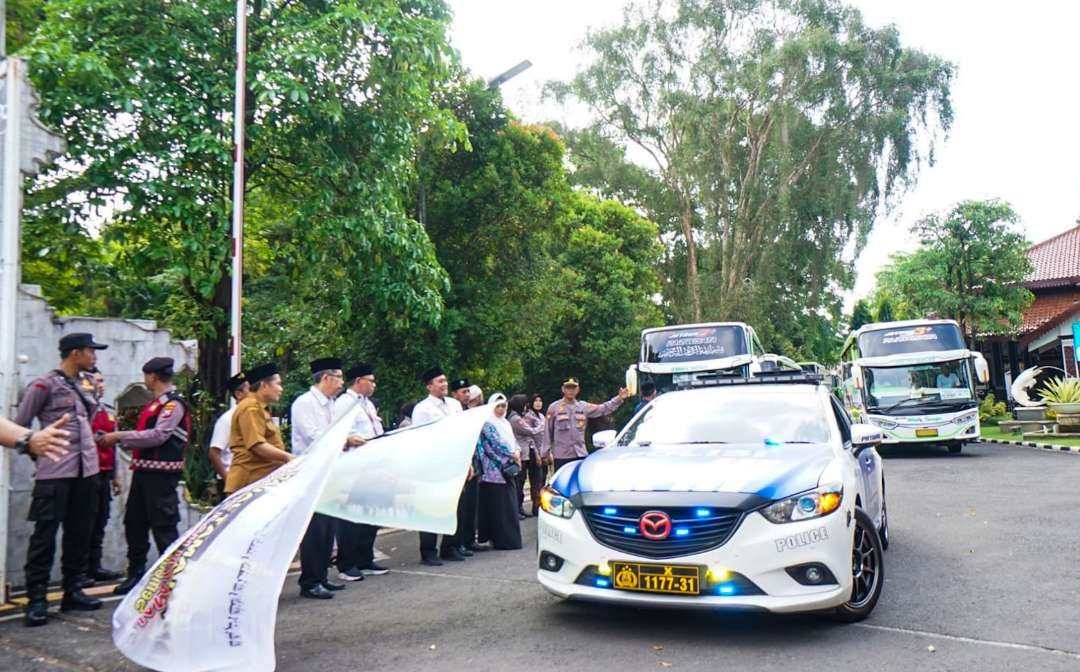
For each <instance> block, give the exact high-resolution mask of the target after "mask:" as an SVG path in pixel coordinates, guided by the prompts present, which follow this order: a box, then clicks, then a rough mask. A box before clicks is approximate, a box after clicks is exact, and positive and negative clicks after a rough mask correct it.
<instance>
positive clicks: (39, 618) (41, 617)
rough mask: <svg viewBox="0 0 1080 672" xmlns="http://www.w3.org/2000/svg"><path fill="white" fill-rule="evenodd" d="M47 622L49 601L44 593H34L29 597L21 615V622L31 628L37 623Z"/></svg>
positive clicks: (43, 623)
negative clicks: (24, 611) (28, 601)
mask: <svg viewBox="0 0 1080 672" xmlns="http://www.w3.org/2000/svg"><path fill="white" fill-rule="evenodd" d="M48 622H49V602H48V600H46V599H45V596H44V595H35V596H32V597H31V598H30V603H29V604H27V605H26V614H25V615H24V616H23V623H25V624H26V627H28V628H33V627H35V626H38V625H45V624H46V623H48Z"/></svg>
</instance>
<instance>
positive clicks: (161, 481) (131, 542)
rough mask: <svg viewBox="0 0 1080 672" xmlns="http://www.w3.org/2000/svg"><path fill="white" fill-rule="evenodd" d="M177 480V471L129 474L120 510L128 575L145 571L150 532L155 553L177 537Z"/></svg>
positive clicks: (178, 509)
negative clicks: (122, 510)
mask: <svg viewBox="0 0 1080 672" xmlns="http://www.w3.org/2000/svg"><path fill="white" fill-rule="evenodd" d="M179 483H180V473H179V472H173V471H138V470H136V471H135V472H134V473H133V474H132V476H131V490H130V491H128V498H127V511H125V512H124V537H125V538H126V539H127V545H128V576H141V575H142V573H143V572H145V571H146V556H147V555H148V554H149V553H150V536H151V535H152V536H153V537H154V545H155V546H157V551H158V555H161V554H163V553H165V549H166V548H168V547H169V545H170V544H172V543H173V542H174V541H176V538H177V537H179V536H180V532H179V531H178V530H177V529H176V525H177V523H179V522H180V500H179V499H178V498H177V496H176V486H177V485H178V484H179Z"/></svg>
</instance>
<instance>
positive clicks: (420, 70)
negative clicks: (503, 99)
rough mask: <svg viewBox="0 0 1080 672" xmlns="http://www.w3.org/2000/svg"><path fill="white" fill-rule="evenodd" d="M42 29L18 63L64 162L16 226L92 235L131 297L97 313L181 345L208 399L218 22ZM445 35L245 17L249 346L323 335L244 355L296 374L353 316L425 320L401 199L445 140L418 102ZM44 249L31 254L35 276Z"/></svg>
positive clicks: (50, 13) (227, 181) (437, 120)
mask: <svg viewBox="0 0 1080 672" xmlns="http://www.w3.org/2000/svg"><path fill="white" fill-rule="evenodd" d="M44 11H45V18H44V20H43V21H42V22H41V23H40V24H38V25H37V27H36V30H35V32H34V34H33V36H32V38H31V39H30V41H29V43H28V44H27V45H26V46H25V47H24V49H23V53H24V55H25V56H26V57H28V58H29V59H30V61H31V62H32V75H33V77H34V80H35V84H36V87H37V89H38V92H39V93H40V95H41V97H42V117H43V119H44V120H45V121H46V122H49V123H51V124H52V125H53V126H54V127H56V128H58V129H60V130H61V131H62V133H63V135H64V136H65V137H66V139H67V143H68V156H67V161H65V162H63V163H61V166H60V167H59V168H58V169H55V170H53V171H51V172H49V173H47V174H45V175H43V176H42V177H41V178H40V179H39V180H38V181H37V183H36V185H35V187H34V189H33V190H32V193H31V194H30V197H29V199H28V205H29V207H30V213H29V214H30V216H29V218H28V219H29V222H28V226H31V227H32V226H39V227H42V228H43V229H50V227H51V230H66V231H72V230H77V229H82V230H83V231H85V232H89V231H92V230H94V229H96V228H98V227H101V228H102V235H103V238H104V240H105V242H106V244H107V246H108V255H109V261H110V262H112V263H114V264H116V265H117V266H118V267H119V268H120V269H121V270H120V271H119V272H118V273H116V274H115V275H116V276H118V277H117V279H119V280H125V281H127V282H126V283H124V284H122V285H119V286H118V285H109V286H107V287H106V288H105V289H103V290H102V291H105V292H106V293H108V294H111V297H110V298H107V299H106V300H105V303H106V305H108V306H111V307H112V308H114V309H116V311H117V312H118V313H119V314H123V315H132V316H136V315H137V316H147V317H156V318H158V319H159V320H160V321H161V322H163V323H164V324H165V325H166V326H168V327H171V328H173V329H174V331H175V332H176V333H177V335H178V336H183V337H192V336H194V337H197V338H198V340H199V346H200V348H199V350H200V362H199V379H200V383H201V384H202V386H203V387H204V388H206V389H207V390H208V391H209V392H210V393H211V394H212V396H214V397H215V398H220V396H221V391H222V387H223V383H224V379H225V377H227V375H228V345H229V339H228V336H229V333H228V308H229V291H228V290H229V264H230V254H231V242H230V215H231V211H230V189H231V180H232V163H231V157H232V139H231V132H232V125H231V123H230V118H231V110H232V103H233V83H234V74H235V72H234V61H235V57H234V44H233V35H234V30H233V5H230V4H228V3H221V2H210V1H209V0H193V1H191V2H183V3H165V4H161V3H150V4H147V3H145V2H141V1H139V0H54V1H53V2H50V3H48V4H47V5H46V6H45V9H44ZM448 22H449V13H448V11H447V9H446V7H445V5H444V4H443V3H442V2H440V1H439V0H419V1H406V0H402V1H398V0H377V1H375V2H359V1H358V0H350V1H342V2H335V3H312V2H304V3H295V2H278V1H274V0H253V2H252V3H251V4H250V18H249V33H250V39H249V43H248V77H247V83H248V86H247V89H248V90H247V93H246V98H247V101H248V106H247V110H246V116H247V124H248V135H247V142H246V145H245V168H246V185H245V189H246V191H247V193H248V194H249V196H250V197H251V198H252V200H253V201H254V202H255V203H256V204H257V203H258V202H259V201H260V200H264V201H265V200H269V199H273V200H274V201H275V202H276V204H275V207H274V208H272V209H271V208H267V209H265V212H266V213H267V214H268V215H269V216H271V217H272V218H274V219H273V220H272V221H268V222H265V223H263V225H260V226H256V227H255V228H256V229H259V230H261V232H262V234H263V235H264V236H265V238H264V239H263V240H264V241H270V242H272V244H273V245H274V246H275V248H274V253H273V255H272V263H273V269H272V271H269V272H268V273H267V275H268V276H271V275H272V276H273V277H272V278H271V279H268V280H267V284H268V285H269V284H272V283H273V282H279V283H282V284H279V285H277V286H276V289H278V290H284V291H278V292H275V300H274V302H273V305H274V306H275V308H276V311H273V312H269V313H265V312H264V313H259V314H257V315H256V316H251V315H250V314H249V317H248V318H247V319H246V320H245V322H246V324H247V325H248V328H249V329H250V331H246V332H245V333H248V334H252V335H257V336H265V335H266V334H267V333H280V325H281V322H282V321H284V322H286V324H285V327H286V328H287V329H288V328H291V329H290V330H289V333H290V334H293V335H296V334H298V333H301V332H302V329H303V327H305V326H308V325H307V324H306V323H305V322H304V319H306V318H299V317H297V316H298V315H299V314H300V313H302V312H303V309H305V308H306V309H310V306H313V305H315V306H319V308H320V310H319V312H318V318H317V319H318V320H319V326H320V327H321V330H320V331H319V332H312V333H309V334H308V335H307V336H306V337H301V338H293V339H271V341H270V343H269V348H266V347H264V348H263V349H262V350H261V351H260V350H259V349H256V350H254V351H253V354H257V355H263V354H268V353H267V350H268V349H269V351H270V352H275V351H287V352H289V353H290V354H292V353H295V355H296V356H298V357H300V356H304V355H305V354H306V349H307V347H314V341H315V339H316V336H315V333H331V334H345V333H348V329H347V327H348V326H349V325H350V321H351V319H352V316H353V314H354V311H355V310H357V308H359V307H363V308H364V309H366V310H367V311H370V312H373V313H376V312H377V313H379V314H380V315H381V317H382V319H383V320H385V321H386V322H389V323H391V324H393V325H395V326H397V327H402V326H405V325H409V324H412V323H414V322H415V323H421V324H422V323H425V322H426V323H434V322H435V321H436V320H437V319H438V317H439V314H440V311H441V307H442V304H441V291H442V289H443V288H444V286H445V275H444V274H443V273H442V271H441V269H440V268H439V266H438V263H437V261H436V260H435V256H434V249H433V247H432V245H431V243H430V241H429V240H428V238H427V236H426V234H425V232H424V230H423V228H422V227H421V226H420V225H419V224H418V223H417V222H416V221H415V220H413V219H411V218H410V217H409V214H408V210H407V204H406V203H405V201H404V198H403V196H402V195H403V193H404V192H405V189H406V187H407V185H408V183H409V180H410V178H411V175H412V161H411V159H412V156H413V153H414V149H415V142H416V139H417V137H418V136H419V131H420V130H421V129H422V128H433V129H441V131H442V132H443V135H444V137H447V138H451V139H452V138H454V137H456V136H458V135H459V133H460V126H459V125H458V124H456V122H454V120H453V119H452V117H451V116H450V115H449V114H448V113H447V112H446V111H445V110H442V109H441V108H439V107H438V106H437V105H436V103H435V102H434V96H433V93H434V91H435V89H436V87H437V86H438V84H439V83H440V82H442V81H443V80H444V79H445V78H446V76H447V74H448V72H449V68H448V64H449V63H450V62H451V61H452V58H453V56H452V52H451V51H450V49H449V46H448V44H447V39H446V29H447V25H448ZM73 203H74V204H76V206H75V207H73V206H72V204H73ZM28 244H29V245H40V243H39V242H35V241H31V242H29V243H28ZM44 247H51V248H52V249H51V250H50V251H49V252H47V253H45V254H44V255H41V251H40V250H32V251H34V252H35V253H37V254H39V256H43V258H45V259H46V260H48V259H49V255H51V254H54V252H55V247H54V246H44ZM28 256H30V255H28ZM262 279H263V278H259V277H253V278H251V280H252V281H253V282H255V283H258V282H259V281H260V280H262ZM117 295H122V296H121V297H120V298H117ZM274 321H278V322H277V324H276V325H274V326H269V325H267V323H273V322H274ZM264 325H266V328H265V329H262V327H263V326H264ZM275 329H279V331H277V332H275V331H274V330H275Z"/></svg>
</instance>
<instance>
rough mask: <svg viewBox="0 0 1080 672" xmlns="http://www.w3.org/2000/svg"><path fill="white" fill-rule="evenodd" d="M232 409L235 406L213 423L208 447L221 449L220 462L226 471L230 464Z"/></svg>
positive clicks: (234, 408)
mask: <svg viewBox="0 0 1080 672" xmlns="http://www.w3.org/2000/svg"><path fill="white" fill-rule="evenodd" d="M234 410H236V407H235V406H233V407H232V408H230V409H229V410H227V411H225V412H224V413H222V414H221V417H220V418H218V419H217V422H215V423H214V433H213V434H211V435H210V447H211V448H217V449H218V450H220V451H221V463H222V464H224V465H225V470H226V471H228V469H229V465H230V464H232V450H231V449H230V448H229V431H230V430H231V429H232V416H233V411H234Z"/></svg>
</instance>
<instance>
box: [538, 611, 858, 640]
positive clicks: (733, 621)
mask: <svg viewBox="0 0 1080 672" xmlns="http://www.w3.org/2000/svg"><path fill="white" fill-rule="evenodd" d="M547 618H550V619H552V621H553V622H554V621H557V622H558V623H559V624H560V625H562V626H563V627H566V626H571V627H574V626H577V627H581V628H585V629H588V630H589V631H590V632H592V633H593V634H602V633H603V632H604V631H605V630H609V631H610V632H611V634H613V635H618V636H619V637H620V638H622V637H631V638H639V639H640V640H641V641H655V642H657V643H663V642H664V641H665V640H667V641H678V640H683V639H698V638H701V637H708V638H709V639H711V640H712V641H716V640H717V639H722V640H727V639H730V641H731V643H742V644H745V643H748V642H755V643H759V644H773V643H775V644H783V643H785V642H787V643H790V642H791V641H792V639H793V636H794V637H795V638H797V639H801V638H802V637H807V638H811V637H814V635H815V633H820V632H822V631H828V630H831V629H835V628H837V627H842V626H843V624H841V623H839V622H838V621H835V620H833V619H832V618H831V617H830V616H829V615H827V614H797V615H786V614H769V613H764V612H760V611H750V610H745V611H744V610H726V609H724V610H720V609H718V610H716V611H707V610H698V609H693V610H685V609H669V608H633V607H627V606H626V605H607V604H600V603H594V602H579V601H573V600H570V601H564V602H560V603H558V604H556V605H553V608H552V609H550V610H549V611H548V615H547ZM794 633H798V635H794Z"/></svg>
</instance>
